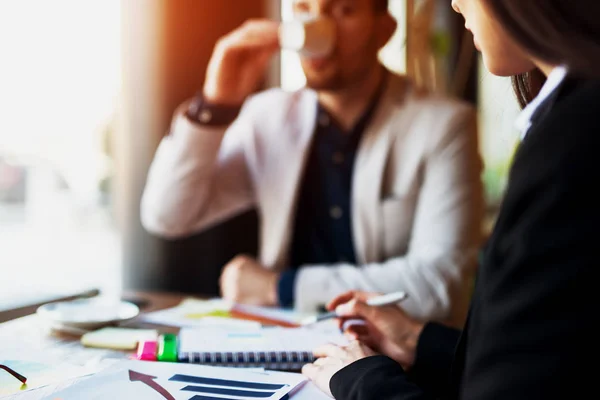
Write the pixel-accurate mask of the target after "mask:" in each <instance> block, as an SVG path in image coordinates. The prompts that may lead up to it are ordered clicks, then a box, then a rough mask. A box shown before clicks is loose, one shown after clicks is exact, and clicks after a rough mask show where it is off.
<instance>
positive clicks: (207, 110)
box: [185, 93, 242, 126]
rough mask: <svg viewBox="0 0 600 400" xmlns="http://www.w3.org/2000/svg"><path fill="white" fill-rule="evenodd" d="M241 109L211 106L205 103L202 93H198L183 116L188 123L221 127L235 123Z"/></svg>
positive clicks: (219, 105) (218, 105)
mask: <svg viewBox="0 0 600 400" xmlns="http://www.w3.org/2000/svg"><path fill="white" fill-rule="evenodd" d="M241 108H242V107H241V106H228V105H223V104H212V103H210V102H208V101H206V99H205V98H204V96H203V95H202V93H199V94H197V95H196V96H195V97H194V98H193V99H192V101H191V102H190V105H189V106H188V109H187V111H186V113H185V115H186V116H187V118H188V119H189V120H190V121H192V122H194V123H197V124H200V125H209V126H223V125H229V124H231V123H232V122H233V121H235V119H236V118H237V116H238V115H239V113H240V110H241Z"/></svg>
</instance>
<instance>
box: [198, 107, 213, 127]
mask: <svg viewBox="0 0 600 400" xmlns="http://www.w3.org/2000/svg"><path fill="white" fill-rule="evenodd" d="M212 117H213V116H212V113H211V112H210V111H209V110H203V111H202V112H201V113H200V118H199V119H200V122H203V123H205V124H206V123H208V122H210V121H211V120H212Z"/></svg>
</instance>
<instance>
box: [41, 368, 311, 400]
mask: <svg viewBox="0 0 600 400" xmlns="http://www.w3.org/2000/svg"><path fill="white" fill-rule="evenodd" d="M305 381H306V380H305V378H304V377H303V376H302V375H299V374H292V373H284V372H273V371H264V370H260V369H246V370H244V369H230V368H219V367H206V366H199V365H185V364H175V363H149V362H141V361H130V362H126V363H123V364H120V365H119V367H118V370H107V371H105V372H102V373H99V374H97V375H94V376H92V377H90V378H88V379H85V380H83V381H81V382H79V383H78V384H76V385H73V386H71V387H69V388H68V389H66V390H63V391H60V392H58V393H54V394H52V395H51V396H48V397H46V399H45V400H75V399H81V398H85V399H86V400H100V399H107V398H108V399H111V400H121V399H122V400H126V399H127V400H130V399H133V398H144V399H149V400H153V399H156V400H165V399H166V400H218V399H220V400H243V399H258V400H279V399H283V398H286V396H287V395H288V394H289V393H290V392H292V391H294V390H295V389H297V388H298V387H299V386H300V385H302V384H303V383H304V382H305Z"/></svg>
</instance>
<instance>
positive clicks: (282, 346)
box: [178, 327, 347, 371]
mask: <svg viewBox="0 0 600 400" xmlns="http://www.w3.org/2000/svg"><path fill="white" fill-rule="evenodd" d="M327 343H334V344H338V345H345V344H347V340H346V339H345V338H344V336H343V335H342V334H341V333H340V331H339V330H338V329H337V328H334V329H332V328H329V329H325V328H323V327H320V328H318V329H314V328H281V327H273V328H262V329H250V330H246V331H239V330H236V331H228V330H225V329H219V328H216V329H206V328H184V329H182V330H181V332H180V334H179V351H178V357H179V361H180V362H187V363H193V364H205V365H213V366H224V367H258V368H266V369H271V370H284V371H297V370H300V369H301V368H302V366H303V365H304V364H307V363H311V362H313V361H314V356H313V353H312V352H313V350H314V349H315V348H317V347H319V346H321V345H324V344H327Z"/></svg>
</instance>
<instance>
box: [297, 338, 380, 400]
mask: <svg viewBox="0 0 600 400" xmlns="http://www.w3.org/2000/svg"><path fill="white" fill-rule="evenodd" d="M375 354H376V353H375V352H374V351H373V350H371V349H370V348H368V347H367V346H365V345H364V344H362V343H360V342H358V341H356V340H355V341H353V342H351V343H350V344H349V345H348V346H346V347H340V346H336V345H334V344H328V345H325V346H321V347H319V348H318V349H316V350H315V351H314V355H315V357H317V360H316V361H315V362H314V363H313V364H306V365H305V366H304V367H303V368H302V373H303V374H304V375H305V376H306V377H307V378H308V379H310V380H311V381H313V382H314V384H315V385H316V386H317V387H318V388H319V389H321V390H322V391H323V392H324V393H326V394H327V395H329V396H331V397H333V395H332V394H331V389H329V381H331V378H332V377H333V375H335V374H336V373H337V372H338V371H340V370H341V369H342V368H344V367H346V366H348V365H350V364H352V363H353V362H355V361H358V360H360V359H363V358H366V357H370V356H373V355H375Z"/></svg>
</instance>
